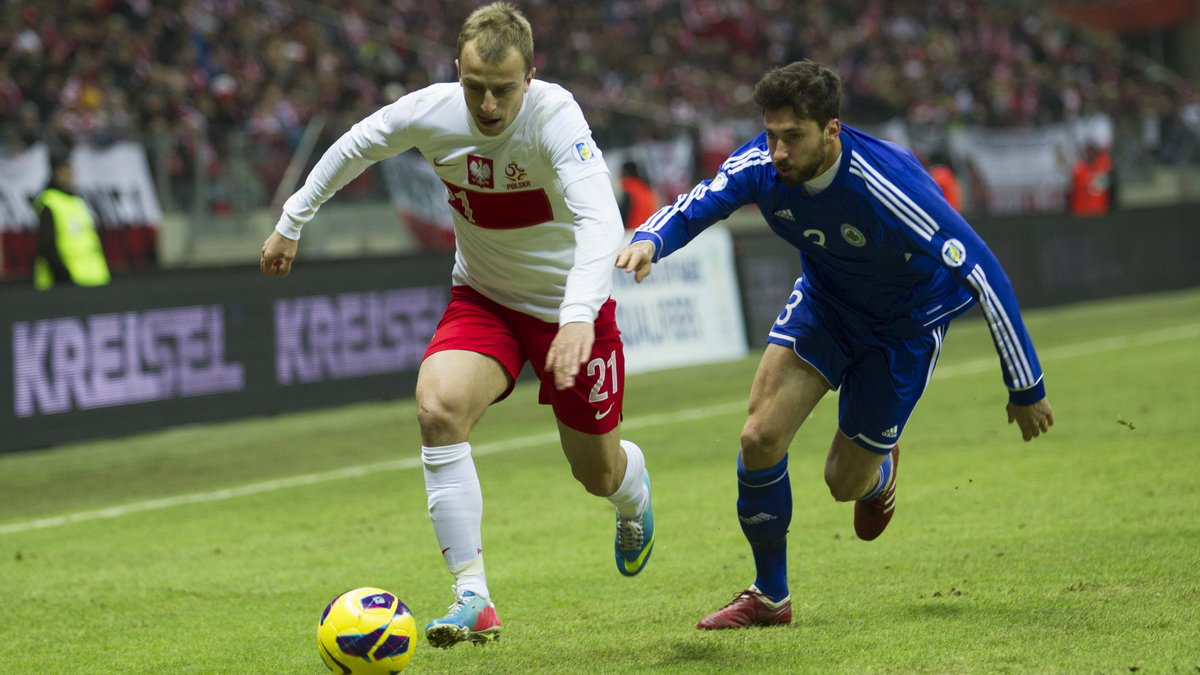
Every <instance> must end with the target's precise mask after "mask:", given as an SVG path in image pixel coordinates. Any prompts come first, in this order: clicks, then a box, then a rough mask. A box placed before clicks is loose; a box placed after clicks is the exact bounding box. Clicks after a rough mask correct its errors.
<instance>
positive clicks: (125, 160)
mask: <svg viewBox="0 0 1200 675" xmlns="http://www.w3.org/2000/svg"><path fill="white" fill-rule="evenodd" d="M71 165H72V166H73V167H74V168H75V189H76V191H77V192H78V193H79V194H81V195H83V196H84V197H85V198H86V199H87V201H88V205H89V206H91V207H92V210H93V211H94V212H95V216H96V218H97V219H98V221H99V222H100V223H102V224H104V225H106V226H108V227H121V226H127V225H148V226H151V227H157V226H158V225H159V223H161V222H162V210H161V209H160V208H159V205H158V195H157V194H156V193H155V191H154V183H153V181H151V179H150V167H149V164H148V163H147V162H146V153H145V151H144V150H143V149H142V146H141V145H139V144H137V143H133V142H129V141H122V142H120V143H114V144H113V145H111V146H108V147H106V148H87V147H83V146H79V147H76V148H75V149H74V150H72V151H71ZM49 182H50V155H49V151H48V150H47V149H46V146H45V144H42V143H39V144H37V145H34V146H33V147H31V148H30V149H29V150H27V151H25V152H23V153H21V154H19V155H15V156H12V157H8V158H5V159H0V231H6V232H12V231H18V230H29V229H33V227H34V225H35V223H36V222H37V219H36V217H35V216H34V213H33V206H32V201H33V198H34V197H36V196H37V195H38V193H39V192H41V191H42V190H43V189H44V188H45V187H46V185H47V184H48V183H49Z"/></svg>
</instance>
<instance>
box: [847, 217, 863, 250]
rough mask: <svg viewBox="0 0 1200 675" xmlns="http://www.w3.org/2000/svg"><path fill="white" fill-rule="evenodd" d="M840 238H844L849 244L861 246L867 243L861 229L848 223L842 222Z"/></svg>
mask: <svg viewBox="0 0 1200 675" xmlns="http://www.w3.org/2000/svg"><path fill="white" fill-rule="evenodd" d="M842 239H845V240H846V243H847V244H850V245H851V246H856V247H862V246H866V245H867V236H866V235H865V234H863V233H862V230H860V229H858V228H857V227H855V226H853V225H851V224H850V223H842Z"/></svg>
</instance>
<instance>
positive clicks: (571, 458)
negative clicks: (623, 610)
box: [558, 421, 654, 577]
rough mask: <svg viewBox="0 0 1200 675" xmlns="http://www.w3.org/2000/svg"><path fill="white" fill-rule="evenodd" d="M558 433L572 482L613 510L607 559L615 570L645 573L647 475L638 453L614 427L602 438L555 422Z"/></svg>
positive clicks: (650, 535)
mask: <svg viewBox="0 0 1200 675" xmlns="http://www.w3.org/2000/svg"><path fill="white" fill-rule="evenodd" d="M558 433H559V438H560V439H561V440H562V447H563V454H565V455H566V457H567V462H568V463H569V464H570V465H571V474H572V475H573V476H575V480H578V481H579V482H580V483H581V484H582V485H583V487H584V489H586V490H587V491H588V492H590V493H592V494H594V495H596V496H598V497H605V498H607V499H608V500H609V501H610V502H611V503H612V505H613V506H614V507H615V508H616V510H617V534H616V537H615V538H614V540H613V555H614V557H615V559H616V563H617V570H618V571H619V572H620V573H621V574H623V575H625V576H627V577H631V576H634V575H635V574H637V573H639V572H641V571H642V570H643V569H645V567H646V563H647V562H649V560H650V554H651V553H652V552H653V551H654V509H653V507H652V502H651V498H650V473H649V472H648V471H646V460H645V458H644V457H643V456H642V451H641V448H639V447H638V446H637V445H635V444H633V443H632V442H630V441H623V440H621V427H620V426H618V427H617V428H615V429H613V430H612V431H610V432H608V433H606V434H587V433H583V432H581V431H577V430H575V429H572V428H571V427H568V426H567V425H565V424H563V423H562V422H561V421H560V422H559V423H558Z"/></svg>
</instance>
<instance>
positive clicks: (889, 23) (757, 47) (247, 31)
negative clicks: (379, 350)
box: [0, 0, 1200, 211]
mask: <svg viewBox="0 0 1200 675" xmlns="http://www.w3.org/2000/svg"><path fill="white" fill-rule="evenodd" d="M478 4H479V2H478V1H467V0H337V1H336V2H332V1H331V2H327V3H317V2H308V1H306V0H295V1H292V0H288V1H286V2H285V1H282V0H179V1H178V2H155V1H153V0H62V1H60V2H56V3H53V5H54V6H53V8H51V7H50V6H49V5H48V4H47V3H34V2H20V1H16V2H13V1H8V2H3V3H0V119H2V120H3V122H2V125H3V126H2V129H0V153H3V154H11V153H17V152H20V151H21V150H22V149H24V148H26V147H28V146H29V145H30V144H32V143H35V142H37V141H46V142H49V143H50V144H51V146H52V147H53V146H55V145H57V146H63V147H67V146H73V145H76V144H89V145H101V146H102V145H105V144H108V143H111V142H113V141H114V140H117V139H135V140H139V141H141V142H143V143H144V144H145V145H146V148H147V154H148V156H149V160H150V163H151V166H152V168H153V171H154V173H155V175H156V176H157V177H158V186H159V190H160V198H161V199H162V200H163V202H164V205H165V206H167V207H168V208H172V207H175V208H183V209H190V208H194V207H196V206H197V205H196V204H195V200H196V199H197V197H196V191H195V189H194V187H195V186H196V185H197V184H198V179H200V180H202V181H204V182H206V184H209V185H210V189H207V190H206V191H205V192H204V195H203V199H204V201H205V203H204V204H200V205H199V206H200V207H201V208H203V209H206V210H210V211H221V210H224V209H238V208H252V207H255V206H264V205H267V204H270V203H271V201H272V198H273V197H275V196H276V195H274V194H273V193H274V192H275V191H276V187H277V186H278V185H279V184H280V181H281V179H282V178H283V177H284V174H285V172H286V170H287V167H288V164H289V161H291V160H292V158H293V157H294V156H296V154H297V152H296V151H297V149H298V148H300V147H302V145H303V144H305V143H311V144H312V145H313V152H312V153H310V159H309V163H310V164H311V159H313V158H315V156H317V155H318V154H319V152H320V150H321V149H322V148H323V147H324V146H325V145H328V143H330V142H332V140H333V139H335V138H336V137H337V136H338V135H340V134H341V133H342V132H343V131H344V130H345V129H346V128H348V127H349V126H350V125H351V124H353V123H354V122H355V121H357V120H358V119H360V118H361V117H363V116H365V115H366V114H368V113H370V112H371V111H373V110H374V109H376V108H378V107H380V106H381V105H383V104H385V103H387V102H390V101H391V100H394V99H395V98H397V97H398V96H400V95H402V94H403V93H405V92H407V91H412V90H415V89H417V88H420V87H422V86H425V85H427V84H429V83H432V82H439V81H448V80H453V79H454V78H455V71H454V43H455V38H456V34H457V30H458V27H459V25H460V22H461V19H462V17H464V16H465V15H466V14H468V13H469V11H470V10H471V9H472V8H474V7H475V6H476V5H478ZM519 5H520V7H521V8H522V10H523V11H524V12H525V13H526V14H527V16H528V17H529V19H530V21H531V23H532V24H533V26H534V35H535V40H536V51H537V55H536V64H535V65H536V66H537V68H538V76H539V77H540V78H543V79H547V80H550V81H555V82H559V83H562V84H564V85H566V86H567V87H568V88H569V89H570V90H571V91H572V92H573V93H574V94H575V96H576V98H577V99H579V101H580V102H581V104H582V105H583V107H584V111H585V114H587V116H588V119H589V121H590V123H591V124H592V126H593V129H594V132H595V135H596V139H597V141H598V142H599V143H600V144H601V146H602V147H604V148H608V147H621V146H631V145H635V144H637V143H639V142H643V141H646V140H650V139H666V138H675V137H678V136H680V135H681V134H682V135H684V136H686V137H687V138H688V139H689V141H690V142H692V143H694V144H695V147H696V152H695V153H694V157H695V164H696V167H695V172H694V173H695V176H696V177H700V176H704V175H708V174H709V173H710V172H711V170H712V169H713V168H714V166H715V162H719V160H720V159H721V158H723V157H724V156H725V154H726V153H727V152H728V151H729V150H732V149H733V147H735V146H736V145H737V144H738V143H740V142H741V140H743V139H744V138H745V137H748V135H751V134H753V133H754V132H755V131H756V130H757V129H756V125H757V120H756V111H755V110H753V108H752V104H751V103H750V100H749V99H750V92H751V88H752V86H753V84H754V83H755V81H757V79H758V77H759V76H760V75H761V74H762V72H763V71H764V69H765V68H766V67H768V66H771V65H777V64H783V63H786V62H789V61H792V60H795V59H799V58H812V59H815V60H817V61H820V62H822V63H824V64H826V65H829V66H831V67H832V68H833V69H834V70H835V71H837V72H838V73H839V74H840V75H841V76H842V77H843V79H844V84H845V90H846V100H845V104H844V108H843V119H844V120H845V121H847V122H848V123H851V124H882V123H885V122H888V121H899V122H901V123H903V124H904V125H906V126H907V127H908V128H910V129H920V130H923V131H922V136H921V137H922V138H928V139H933V140H930V141H929V142H927V143H926V144H925V145H926V146H927V147H926V148H925V149H926V150H928V151H929V152H931V153H932V152H933V151H935V150H937V149H938V148H937V147H936V145H937V140H936V139H938V138H940V137H941V136H940V133H941V132H942V131H943V130H945V129H949V128H953V127H954V126H956V125H981V126H985V127H1001V128H1024V127H1036V126H1039V125H1046V124H1053V123H1062V122H1072V121H1076V120H1084V121H1086V120H1088V119H1094V120H1097V121H1096V123H1095V124H1091V125H1090V126H1089V127H1088V128H1089V129H1091V131H1089V132H1088V134H1089V138H1088V139H1087V142H1088V143H1089V144H1091V143H1094V144H1096V145H1100V146H1105V147H1110V146H1112V145H1113V143H1114V138H1115V137H1117V136H1118V135H1119V136H1120V137H1121V138H1122V139H1123V140H1125V141H1127V144H1126V145H1125V146H1124V147H1125V148H1127V150H1126V151H1124V152H1122V153H1121V154H1120V156H1118V157H1117V158H1116V159H1117V161H1118V164H1120V163H1121V162H1124V163H1125V166H1126V167H1130V166H1135V165H1136V164H1137V163H1139V162H1146V161H1157V162H1168V163H1196V162H1197V161H1200V143H1198V142H1197V139H1198V138H1200V104H1198V101H1197V96H1196V91H1195V90H1194V89H1193V88H1192V87H1191V86H1190V85H1189V84H1188V83H1187V81H1186V80H1185V79H1183V78H1181V77H1179V76H1178V75H1176V74H1174V73H1172V72H1170V71H1168V70H1167V69H1165V68H1163V67H1162V66H1161V65H1160V64H1157V63H1154V62H1152V61H1150V60H1149V59H1146V58H1145V57H1143V56H1141V55H1139V54H1137V53H1136V52H1134V51H1132V50H1129V49H1125V48H1124V47H1123V46H1122V44H1121V42H1120V41H1118V40H1116V39H1115V38H1113V37H1111V36H1107V37H1106V36H1105V35H1102V34H1095V33H1091V32H1089V31H1086V30H1084V29H1082V28H1080V27H1078V26H1077V25H1074V24H1071V23H1069V22H1067V21H1065V20H1064V19H1063V18H1062V17H1061V16H1060V15H1058V14H1055V13H1054V12H1052V11H1050V10H1048V9H1046V8H1045V5H1046V3H1042V2H1032V1H1029V0H1010V1H1007V2H1002V3H997V2H983V1H982V0H886V1H885V0H866V1H865V2H860V3H843V2H835V1H834V0H597V1H596V2H580V3H560V2H554V1H552V0H525V1H523V2H520V3H519ZM306 130H308V137H307V138H306ZM198 174H200V175H198ZM222 186H224V188H223V187H222ZM234 186H236V189H234ZM378 192H379V188H378V185H375V186H372V185H371V184H370V181H365V182H363V184H362V186H361V187H358V188H352V189H351V190H350V192H349V194H350V195H351V196H352V195H354V194H368V195H369V194H372V193H374V194H378Z"/></svg>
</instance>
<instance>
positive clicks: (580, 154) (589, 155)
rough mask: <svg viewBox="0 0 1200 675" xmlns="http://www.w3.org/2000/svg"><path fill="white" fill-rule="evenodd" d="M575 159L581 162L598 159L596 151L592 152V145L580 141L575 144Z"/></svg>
mask: <svg viewBox="0 0 1200 675" xmlns="http://www.w3.org/2000/svg"><path fill="white" fill-rule="evenodd" d="M575 158H576V159H578V160H579V161H581V162H590V161H592V160H593V159H596V151H595V150H592V144H591V143H588V142H587V141H579V142H578V143H576V144H575Z"/></svg>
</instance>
